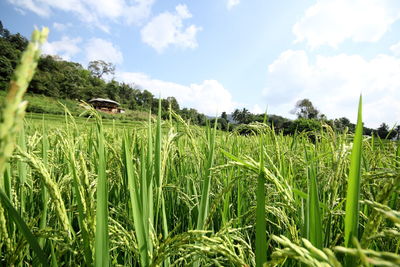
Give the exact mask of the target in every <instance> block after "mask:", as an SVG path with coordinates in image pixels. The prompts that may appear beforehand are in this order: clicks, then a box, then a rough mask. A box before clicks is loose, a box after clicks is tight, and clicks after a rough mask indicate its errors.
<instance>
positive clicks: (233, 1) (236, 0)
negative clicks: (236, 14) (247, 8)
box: [226, 0, 240, 9]
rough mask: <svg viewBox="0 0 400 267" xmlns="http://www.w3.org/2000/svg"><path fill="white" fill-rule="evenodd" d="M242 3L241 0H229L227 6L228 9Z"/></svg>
mask: <svg viewBox="0 0 400 267" xmlns="http://www.w3.org/2000/svg"><path fill="white" fill-rule="evenodd" d="M239 4H240V0H228V2H227V3H226V7H227V8H228V9H232V8H233V7H234V6H237V5H239Z"/></svg>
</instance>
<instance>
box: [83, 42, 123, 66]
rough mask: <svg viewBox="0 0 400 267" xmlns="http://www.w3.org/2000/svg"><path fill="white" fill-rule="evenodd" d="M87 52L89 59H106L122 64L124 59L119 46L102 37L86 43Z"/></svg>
mask: <svg viewBox="0 0 400 267" xmlns="http://www.w3.org/2000/svg"><path fill="white" fill-rule="evenodd" d="M85 52H86V59H87V61H92V60H104V61H107V62H111V63H114V64H121V63H122V61H123V56H122V53H121V51H120V50H119V48H118V47H116V46H114V45H113V43H111V42H109V41H106V40H103V39H100V38H92V39H90V40H89V41H88V42H87V44H86V45H85Z"/></svg>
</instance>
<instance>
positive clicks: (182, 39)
mask: <svg viewBox="0 0 400 267" xmlns="http://www.w3.org/2000/svg"><path fill="white" fill-rule="evenodd" d="M175 11H176V14H172V13H170V12H164V13H161V14H160V15H158V16H156V17H154V18H153V19H152V20H151V21H150V22H149V23H148V24H147V25H146V26H145V27H144V28H143V29H142V30H141V36H142V41H143V42H145V43H146V44H148V45H150V46H151V47H153V48H154V49H155V50H156V51H157V52H159V53H162V52H163V51H164V49H166V48H167V47H168V46H170V45H175V46H178V47H183V48H196V47H197V41H196V34H197V32H198V31H200V30H201V28H200V27H197V26H195V25H190V26H187V27H184V26H183V20H185V19H188V18H191V17H192V14H191V13H190V12H189V10H188V8H187V6H186V5H178V6H176V8H175Z"/></svg>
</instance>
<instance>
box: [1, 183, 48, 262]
mask: <svg viewBox="0 0 400 267" xmlns="http://www.w3.org/2000/svg"><path fill="white" fill-rule="evenodd" d="M0 198H1V202H2V203H3V205H4V207H5V208H6V209H7V211H8V215H9V216H10V217H11V218H12V219H13V220H14V222H15V224H16V225H17V227H18V229H19V230H20V231H21V233H22V235H23V236H24V237H25V239H26V240H27V241H28V243H29V245H30V246H31V248H32V249H33V251H34V252H35V253H36V256H37V257H38V260H39V261H40V262H41V264H43V266H47V265H48V263H47V257H46V256H45V254H44V252H43V250H42V249H41V248H40V245H39V243H38V242H37V240H36V238H35V237H34V236H33V234H32V233H31V231H30V230H29V228H28V226H27V225H26V223H25V221H24V220H23V219H22V217H21V216H20V215H19V213H18V211H17V210H16V209H15V208H14V207H13V205H12V203H11V202H10V200H9V199H8V197H7V195H6V194H5V193H4V191H3V190H2V189H0Z"/></svg>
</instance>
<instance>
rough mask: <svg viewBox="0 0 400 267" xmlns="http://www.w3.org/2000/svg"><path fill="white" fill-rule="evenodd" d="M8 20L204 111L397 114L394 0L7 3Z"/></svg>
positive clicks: (59, 50)
mask: <svg viewBox="0 0 400 267" xmlns="http://www.w3.org/2000/svg"><path fill="white" fill-rule="evenodd" d="M0 10H1V11H0V20H2V21H3V24H4V25H5V27H7V28H8V29H10V30H11V31H12V32H20V33H22V34H23V35H25V36H29V35H30V32H31V31H32V29H33V27H34V25H36V26H38V27H41V26H47V27H49V28H50V36H49V40H48V43H47V44H46V45H45V46H44V53H46V54H56V55H59V56H61V57H63V58H65V59H68V60H72V61H76V62H80V63H81V64H82V65H83V66H87V63H88V62H89V61H90V60H95V59H103V60H106V61H109V62H113V63H114V64H116V74H115V79H117V80H119V81H124V82H127V83H135V84H137V85H139V86H141V87H142V88H145V89H148V90H150V91H151V92H153V94H155V95H156V96H158V95H159V94H161V96H162V97H167V96H175V97H176V98H177V99H178V101H179V103H180V104H181V106H184V107H185V106H186V107H193V108H196V109H197V110H199V111H200V112H203V113H205V114H207V115H216V114H219V113H221V112H222V111H227V112H231V111H233V110H234V109H235V108H243V107H246V108H248V109H249V110H250V111H252V112H256V113H262V112H263V111H264V110H265V109H266V107H268V112H269V113H274V114H279V115H282V116H285V117H290V118H293V115H292V114H290V113H289V112H290V110H292V109H293V107H294V105H295V103H296V101H297V100H299V99H303V98H309V99H310V100H311V101H312V102H313V103H314V105H315V106H316V107H317V108H318V109H319V110H320V111H321V112H322V113H324V114H326V115H327V117H328V118H337V117H342V116H346V117H348V118H350V119H351V120H352V121H355V117H356V109H357V102H358V96H359V95H360V93H362V94H363V97H364V121H365V123H366V125H367V126H370V127H377V126H379V124H380V123H381V122H386V123H389V124H390V125H391V126H393V125H394V124H395V123H397V122H400V34H399V33H400V1H398V0H285V1H276V0H273V1H272V0H252V1H250V0H202V1H194V0H192V1H183V0H182V1H175V0H169V1H161V0H114V1H108V0H96V1H95V0H85V1H83V0H63V1H54V0H5V1H1V2H0Z"/></svg>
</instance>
